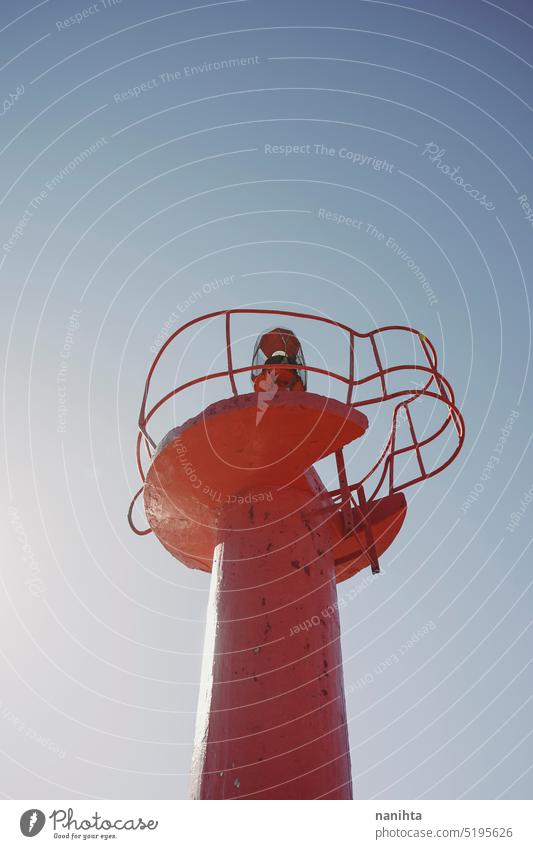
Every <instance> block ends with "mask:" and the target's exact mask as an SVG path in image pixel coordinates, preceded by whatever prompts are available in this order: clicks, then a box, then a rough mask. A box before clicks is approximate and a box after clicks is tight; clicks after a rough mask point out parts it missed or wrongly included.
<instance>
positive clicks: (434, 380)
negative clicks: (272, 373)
mask: <svg viewBox="0 0 533 849" xmlns="http://www.w3.org/2000/svg"><path fill="white" fill-rule="evenodd" d="M246 314H252V315H271V316H272V315H275V316H288V317H291V318H299V319H308V320H310V321H318V322H322V323H324V324H328V325H332V326H333V327H337V328H339V330H341V331H344V332H345V333H346V334H347V336H348V360H349V371H348V376H347V377H346V376H345V375H341V374H337V373H336V372H333V371H328V370H326V369H322V368H318V367H316V366H310V365H305V366H303V365H298V366H292V367H291V366H288V367H289V368H295V369H300V370H303V369H305V370H306V371H309V372H314V373H316V374H322V375H326V376H328V377H330V378H333V379H335V380H338V381H340V382H341V383H343V384H345V385H346V387H347V390H346V404H348V405H351V406H354V407H357V408H360V407H364V406H369V405H372V404H381V403H383V402H386V401H391V400H394V399H396V398H404V400H402V401H400V402H399V403H397V404H396V405H395V406H394V408H393V412H392V426H391V430H390V433H389V435H388V438H387V440H386V442H385V446H384V448H383V450H382V452H381V454H380V455H379V457H378V459H377V461H376V462H375V463H374V465H373V466H372V468H371V469H370V470H369V471H368V472H367V473H366V474H365V475H364V477H362V478H361V479H360V480H358V481H356V482H355V483H352V484H350V483H348V482H347V481H345V480H344V479H343V480H342V483H341V481H339V483H340V484H341V485H340V486H339V488H337V489H334V490H330V495H331V496H332V497H333V498H334V500H335V501H344V500H345V498H346V496H347V495H349V497H350V498H351V499H352V500H353V493H354V492H355V493H357V495H358V497H359V498H361V494H362V493H363V497H365V496H364V485H365V483H367V482H368V481H369V479H370V478H371V477H372V475H374V474H376V473H377V474H378V480H377V485H375V486H374V489H373V490H372V494H371V495H370V496H368V495H367V496H366V499H367V500H368V501H371V500H372V499H374V498H376V496H377V495H378V493H379V492H380V491H381V489H382V487H383V485H384V483H385V481H386V480H387V479H388V491H389V493H394V492H399V491H400V490H402V489H406V488H407V487H409V486H412V485H413V484H416V483H420V482H421V481H424V480H426V479H427V478H430V477H433V476H434V475H437V474H438V473H439V472H441V471H443V469H445V468H447V467H448V466H449V465H450V463H452V462H453V461H454V459H455V458H456V456H457V454H458V453H459V451H460V450H461V447H462V445H463V442H464V436H465V427H464V420H463V417H462V415H461V412H460V410H459V408H458V407H457V404H456V401H455V396H454V393H453V389H452V387H451V386H450V384H449V382H448V381H447V380H446V378H445V377H444V376H443V375H442V374H440V373H439V371H438V369H437V352H436V350H435V348H434V346H433V345H432V343H431V342H430V340H429V339H428V338H427V337H426V336H424V335H423V334H422V333H420V332H419V331H417V330H414V329H413V328H411V327H405V326H402V325H388V326H385V327H379V328H376V329H375V330H371V331H370V332H368V333H358V332H357V331H356V330H353V329H352V328H351V327H349V326H348V325H346V324H342V323H341V322H338V321H333V320H332V319H329V318H324V317H322V316H316V315H308V314H306V313H300V312H292V311H288V310H260V309H231V310H219V311H217V312H212V313H208V314H207V315H203V316H199V317H198V318H195V319H193V320H192V321H189V322H187V324H184V325H183V326H182V327H180V328H178V330H176V331H175V332H174V333H172V335H171V336H169V338H168V339H167V340H166V342H165V343H164V345H162V347H161V348H160V350H159V351H158V353H157V355H156V356H155V358H154V361H153V363H152V365H151V367H150V370H149V371H148V375H147V378H146V383H145V387H144V394H143V399H142V403H141V409H140V412H139V433H138V436H137V449H136V456H137V467H138V470H139V474H140V476H141V480H142V482H143V486H144V481H145V474H144V468H143V464H142V458H141V450H142V446H143V445H144V447H145V449H146V453H147V456H148V460H149V461H150V460H151V459H152V450H153V449H155V448H156V443H155V441H154V440H153V439H152V437H151V436H150V434H149V433H148V430H147V426H148V423H149V422H150V420H151V419H152V417H153V416H154V415H155V413H156V412H157V411H158V410H159V409H160V408H161V407H162V406H163V405H164V404H166V403H167V401H169V400H170V399H171V398H173V397H174V396H175V395H177V394H178V393H180V392H183V391H184V390H186V389H188V388H190V387H191V386H195V385H197V384H199V383H203V382H206V381H208V380H217V379H224V378H229V382H230V386H231V390H232V392H233V394H234V395H237V394H238V390H237V385H236V382H235V375H238V374H244V373H246V372H251V371H252V369H253V366H252V365H248V366H242V367H239V368H234V366H233V357H232V350H231V316H233V315H246ZM218 316H224V317H225V323H226V358H227V368H226V369H225V370H224V371H220V372H216V373H214V374H208V375H203V376H202V377H197V378H195V379H193V380H189V381H188V382H187V383H183V384H182V385H181V386H177V387H176V388H175V389H173V390H171V391H170V392H168V393H167V394H166V395H165V396H164V397H163V398H161V399H160V400H159V401H158V402H157V403H156V404H155V405H154V406H153V407H151V409H149V410H147V404H148V395H149V393H150V385H151V381H152V377H153V374H154V371H155V369H156V368H157V365H158V363H159V361H160V360H161V357H162V356H163V354H164V353H165V351H166V350H167V348H168V347H169V345H170V344H171V343H172V342H173V341H174V340H175V339H176V338H177V337H178V336H179V335H180V334H181V333H183V332H184V331H185V330H187V329H189V328H190V327H192V326H194V325H196V324H199V323H200V322H203V321H208V320H210V319H214V318H217V317H218ZM389 331H400V332H405V333H408V334H411V335H412V336H413V337H414V338H415V339H416V340H417V342H418V343H419V344H420V347H421V351H422V354H423V355H424V358H425V360H426V362H427V365H419V364H415V363H408V364H403V365H394V366H388V367H384V366H383V363H382V360H381V357H380V354H379V349H378V345H377V343H376V337H378V336H380V335H381V334H384V333H387V332H389ZM357 339H359V340H369V341H370V345H371V349H372V352H373V356H374V361H375V365H376V370H375V371H374V372H372V373H370V374H367V375H365V376H362V377H356V364H357V358H356V352H355V343H356V340H357ZM285 367H287V366H285ZM402 371H409V372H413V371H416V372H421V374H422V375H423V376H424V375H427V377H422V381H423V384H422V386H421V387H418V388H416V389H407V388H406V389H399V390H396V391H394V392H389V391H388V389H387V375H391V374H394V373H396V372H402ZM373 380H376V381H379V386H380V392H379V393H378V394H377V395H376V396H374V397H372V398H366V399H359V400H358V399H357V392H356V390H357V389H358V388H359V387H362V386H364V385H365V384H367V383H369V382H371V381H373ZM354 391H355V398H354ZM422 396H423V397H426V398H434V399H435V400H436V401H439V402H441V403H442V404H444V409H445V414H444V418H443V421H442V423H441V425H440V426H439V427H437V429H436V430H435V431H434V432H433V433H432V434H431V435H429V436H427V437H425V438H423V439H420V440H419V439H418V437H417V434H416V430H415V426H414V423H413V418H412V415H411V411H410V409H409V407H410V405H411V404H412V403H413V402H414V401H416V400H417V399H419V398H421V397H422ZM402 411H404V415H405V417H406V419H407V423H408V426H409V432H410V434H411V438H412V443H411V444H410V445H407V446H405V447H403V448H398V447H397V446H396V432H397V428H398V417H399V416H400V414H401V412H402ZM449 426H451V427H452V431H453V433H454V437H455V438H456V444H455V447H454V448H453V450H451V451H450V453H449V454H448V455H447V456H446V459H445V460H443V462H441V463H440V465H438V466H437V467H436V468H433V469H431V470H429V471H428V470H427V469H426V468H425V464H424V460H423V455H422V449H423V448H424V447H425V446H427V445H429V444H430V443H432V442H434V441H435V440H436V439H438V438H439V437H440V436H441V435H442V434H443V433H444V431H445V430H446V429H447V428H448V427H449ZM454 441H455V440H454ZM410 453H411V454H414V456H415V457H416V459H417V463H418V468H419V475H418V476H416V477H414V478H411V479H410V480H407V481H403V482H401V483H396V482H395V460H396V459H397V458H398V457H401V456H402V455H407V454H410ZM341 466H342V468H344V464H343V462H342V463H341ZM142 491H143V487H141V488H140V489H139V491H138V492H137V493H136V494H135V496H134V498H133V500H132V502H131V504H130V508H129V511H128V521H129V523H130V526H131V528H132V530H134V531H135V533H137V534H139V535H144V534H148V533H150V528H147V529H146V530H139V529H138V528H136V527H135V525H134V523H133V518H132V513H133V507H134V505H135V501H136V500H137V498H138V497H139V495H140V494H141V492H142ZM354 503H355V501H354Z"/></svg>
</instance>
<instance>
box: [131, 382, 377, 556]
mask: <svg viewBox="0 0 533 849" xmlns="http://www.w3.org/2000/svg"><path fill="white" fill-rule="evenodd" d="M367 425H368V421H367V418H366V416H364V415H363V414H362V413H361V412H359V411H358V410H355V409H354V408H353V407H352V406H350V405H347V404H344V403H342V402H341V401H337V400H336V399H335V398H325V397H323V396H322V395H316V394H314V393H310V392H278V393H277V394H276V395H274V396H273V397H270V395H269V394H267V393H255V392H253V393H250V394H246V395H239V396H236V397H233V398H230V399H227V400H223V401H218V402H217V403H215V404H212V405H211V406H209V407H207V409H205V410H204V411H203V413H201V414H200V415H199V416H195V417H194V418H192V419H189V420H188V421H187V422H185V424H183V425H181V426H180V427H177V428H174V429H173V430H171V431H170V433H168V434H167V435H166V436H165V438H164V439H163V440H162V441H161V443H160V444H159V445H158V447H157V450H156V453H155V455H154V458H153V461H152V465H151V466H150V469H149V471H148V474H147V477H146V484H145V488H144V504H145V511H146V516H147V518H148V522H149V524H150V527H151V528H152V530H153V531H154V533H155V534H156V536H157V537H158V538H159V540H160V541H161V543H162V544H163V545H164V546H165V547H166V548H167V549H168V550H169V551H170V552H171V553H172V554H173V555H174V556H175V557H177V558H179V559H180V560H181V561H182V562H184V563H185V564H186V565H187V566H190V567H192V568H196V569H203V570H205V571H210V569H211V560H212V555H213V548H214V545H215V539H216V531H217V522H218V518H219V516H220V513H221V511H222V510H223V509H224V507H225V505H227V504H232V503H235V500H236V499H238V500H239V501H238V503H242V504H249V505H250V506H251V505H255V504H261V503H264V504H268V503H269V501H272V499H273V498H274V497H275V491H276V490H277V489H279V487H286V486H291V485H294V486H298V487H299V488H301V487H302V486H303V487H304V488H308V484H307V483H306V481H305V477H304V475H305V472H306V471H307V470H308V469H309V468H310V467H312V466H313V464H314V463H316V462H317V461H318V460H320V459H322V458H323V457H327V456H328V455H329V454H332V453H333V452H335V451H337V450H338V449H339V448H341V447H342V446H344V445H347V444H348V443H350V442H352V441H353V440H354V439H357V438H358V437H359V436H361V435H362V434H363V433H364V432H365V430H366V427H367Z"/></svg>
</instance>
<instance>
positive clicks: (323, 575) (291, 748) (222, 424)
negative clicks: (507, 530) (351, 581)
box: [129, 310, 464, 799]
mask: <svg viewBox="0 0 533 849" xmlns="http://www.w3.org/2000/svg"><path fill="white" fill-rule="evenodd" d="M252 312H254V313H257V312H263V311H256V310H233V311H227V312H223V313H216V314H211V315H210V316H205V317H202V318H199V319H195V321H194V322H190V323H189V324H188V325H185V326H184V327H183V328H180V329H179V330H178V331H176V333H175V334H173V336H172V337H170V338H169V339H168V340H167V342H166V344H165V346H163V348H162V349H161V350H160V352H159V354H158V355H157V357H156V359H155V361H154V363H153V365H152V368H151V369H150V372H149V374H148V378H147V382H146V387H145V393H144V398H143V403H142V406H141V413H140V418H139V427H140V430H139V437H138V442H137V457H138V464H139V469H140V472H141V475H142V479H143V486H142V488H141V489H140V490H139V492H138V493H137V495H140V494H142V495H143V499H144V509H145V513H146V517H147V519H148V523H149V527H148V528H147V529H146V530H145V531H139V530H138V529H137V528H136V527H135V525H134V523H133V518H132V516H133V513H132V510H133V503H134V502H132V506H131V507H130V512H129V519H130V524H131V526H132V528H133V529H134V530H135V531H136V533H139V534H145V533H150V531H152V532H153V533H154V534H155V535H156V536H157V538H158V539H159V541H160V542H161V543H162V544H163V545H164V546H165V548H166V549H168V551H169V552H170V553H171V554H172V555H173V556H174V557H176V558H177V559H178V560H179V561H180V562H181V563H183V564H185V565H186V566H189V567H190V568H193V569H200V570H203V571H206V572H211V579H210V580H211V584H210V591H209V601H208V611H207V624H206V633H205V642H204V655H203V661H202V672H201V686H200V695H199V703H198V714H197V724H196V739H195V745H194V756H193V768H192V796H193V798H197V799H230V798H233V799H237V798H240V799H243V798H244V799H350V798H352V783H351V766H350V748H349V741H348V732H347V718H346V704H345V698H344V688H343V673H342V655H341V643H340V623H339V613H338V604H337V583H339V582H340V581H343V580H346V579H348V578H350V577H351V576H353V575H354V574H355V573H356V572H359V571H360V570H361V569H363V568H365V567H366V566H370V567H371V569H372V571H373V572H374V573H376V572H378V571H379V557H380V556H381V555H382V554H383V552H385V551H386V549H387V548H388V547H389V546H390V544H391V543H392V541H393V540H394V538H395V537H396V535H397V534H398V532H399V530H400V528H401V526H402V523H403V521H404V518H405V513H406V499H405V495H404V492H403V489H405V488H406V487H407V486H409V485H411V484H412V483H413V484H414V483H420V482H421V481H422V480H424V479H426V478H428V477H431V476H432V475H434V474H436V473H437V472H438V471H441V470H442V469H443V468H445V467H446V466H447V465H449V463H450V462H451V461H452V460H453V459H454V457H455V456H456V455H457V453H458V451H459V450H460V447H461V445H462V442H463V439H464V425H463V420H462V417H461V414H460V412H459V410H458V409H457V407H456V405H455V399H454V396H453V391H452V390H451V387H450V386H449V384H448V382H447V381H446V380H445V378H444V377H442V375H440V374H439V373H438V371H437V358H436V353H435V350H434V348H433V346H432V345H431V343H430V342H429V340H427V339H426V337H425V336H422V335H421V334H419V333H417V332H416V331H413V330H411V329H410V328H396V327H394V328H393V327H391V328H380V329H378V330H375V331H372V333H371V334H359V333H357V332H356V331H353V330H352V329H351V328H349V327H347V326H345V325H341V324H339V323H336V322H330V321H328V322H327V323H329V324H331V325H333V326H334V327H335V328H337V329H338V331H339V332H342V333H344V334H345V335H346V337H347V360H348V374H347V375H340V374H337V373H335V372H333V371H332V372H330V371H326V370H324V369H321V368H318V367H313V366H309V365H307V364H306V363H305V359H304V354H303V351H302V346H301V344H300V341H299V339H298V337H297V336H296V334H295V333H294V332H293V331H292V330H290V329H289V328H288V327H286V326H284V325H283V326H281V325H280V326H274V327H273V328H272V329H270V330H267V331H265V332H263V333H262V334H261V335H260V337H259V339H258V341H257V343H256V346H255V350H254V351H253V355H252V357H251V362H248V363H246V364H245V365H243V366H238V367H237V366H236V364H235V365H234V363H233V357H232V350H231V337H230V318H231V316H232V315H234V314H235V313H241V314H242V313H252ZM265 312H266V311H265ZM218 315H220V316H222V317H225V320H226V340H227V348H226V353H227V369H226V370H225V371H224V372H222V373H217V374H215V375H209V376H206V377H200V378H198V379H197V380H194V381H192V382H189V383H188V384H186V385H185V386H182V387H177V388H176V389H175V390H173V391H172V392H170V393H169V394H168V395H167V396H165V398H164V399H162V401H160V402H159V403H158V404H156V405H155V407H153V408H152V409H151V410H147V400H148V395H149V389H150V381H151V377H152V374H153V371H154V369H155V367H156V366H157V363H158V361H159V359H160V358H161V356H162V354H163V353H164V350H165V349H166V347H168V345H169V344H170V343H171V342H172V341H173V339H174V338H175V337H176V336H178V335H179V334H180V333H181V332H183V331H185V330H186V329H188V328H189V327H190V326H191V325H192V324H196V323H197V322H199V321H203V320H206V319H212V318H213V317H217V316H218ZM275 316H276V318H277V319H278V321H279V320H280V319H281V317H283V318H284V320H286V318H287V317H289V316H293V317H294V316H297V317H298V318H309V320H311V321H315V322H316V321H325V320H324V319H322V318H318V317H315V316H309V317H307V316H302V315H301V314H296V313H287V312H281V311H279V312H276V313H275ZM391 330H397V331H398V330H399V331H401V332H404V333H410V334H412V336H413V338H414V339H415V341H416V343H417V345H420V347H421V351H422V355H423V357H425V361H424V364H423V365H421V366H417V365H416V364H411V365H405V366H402V365H400V366H396V365H393V366H388V367H387V368H384V367H383V365H382V363H381V359H380V356H379V352H378V346H377V344H376V341H375V338H376V335H377V334H382V333H386V332H387V331H391ZM363 339H364V340H365V341H366V342H367V343H368V342H370V344H371V347H372V349H373V350H374V352H375V355H376V371H375V374H373V375H371V378H372V379H373V380H376V381H377V383H378V385H379V386H380V390H379V395H378V396H377V397H376V398H374V399H368V398H366V399H365V400H364V401H361V402H360V403H358V400H357V391H358V387H360V386H362V385H364V383H365V380H367V381H368V379H369V377H368V376H365V375H359V374H357V372H356V362H357V357H356V348H357V343H358V341H359V340H363ZM398 369H399V370H402V369H406V370H412V369H414V370H415V371H416V370H420V371H421V372H422V375H421V377H422V379H421V380H419V381H418V388H417V389H412V388H409V389H406V390H405V391H403V392H402V391H398V390H396V391H395V392H394V393H392V392H391V393H389V392H388V391H387V383H386V381H387V375H388V374H390V373H391V371H394V370H396V371H397V370H398ZM246 372H248V373H249V374H250V377H251V391H249V392H246V393H239V392H238V391H237V386H236V381H235V376H236V375H237V374H241V373H246ZM313 372H318V373H322V374H327V375H329V376H330V377H332V378H334V379H336V380H338V381H339V383H340V385H341V386H343V397H342V398H335V397H324V396H323V395H319V394H315V393H313V392H312V391H309V387H308V378H309V376H310V375H312V373H313ZM210 379H223V380H226V381H228V380H229V385H230V387H231V390H232V394H231V397H229V398H228V397H226V398H223V399H222V400H220V401H217V402H215V403H214V404H211V405H210V406H208V407H207V408H206V409H205V410H203V411H202V412H201V413H199V414H198V415H197V416H195V417H193V418H191V419H189V420H188V421H186V422H184V423H182V424H180V425H179V426H177V427H175V428H174V429H173V430H171V431H170V432H169V433H168V434H167V435H166V436H165V437H164V438H163V439H162V440H161V441H160V442H159V443H158V444H156V443H155V441H154V440H153V439H152V437H151V436H150V435H149V433H148V430H147V427H148V423H149V420H150V419H151V417H152V415H153V414H154V412H155V411H156V410H157V409H159V407H160V406H161V404H162V403H164V402H165V401H166V400H169V399H170V398H171V397H174V396H175V395H176V394H177V393H178V392H180V391H184V390H186V389H187V388H188V387H189V386H190V385H192V384H195V383H198V382H201V381H203V380H210ZM396 384H397V381H396ZM421 397H429V398H432V399H434V403H436V402H439V403H440V405H441V406H442V409H443V421H442V423H441V425H440V426H439V428H437V430H436V431H435V433H434V434H432V435H430V436H428V435H427V434H426V433H425V434H424V439H423V440H420V441H419V440H418V439H417V436H416V432H415V428H414V423H413V417H412V415H411V411H410V410H409V406H410V404H411V403H412V402H413V401H414V400H417V399H420V398H421ZM392 399H394V407H393V413H392V428H391V432H390V435H389V438H388V440H387V442H386V445H385V450H384V452H383V453H382V455H381V456H380V457H379V458H378V460H377V462H376V463H375V464H374V465H373V467H372V468H371V469H370V471H369V472H368V473H367V474H366V475H365V476H363V477H362V478H360V479H359V480H357V481H356V482H355V483H349V482H348V479H347V473H346V469H345V464H344V455H343V448H344V447H345V446H347V445H350V444H351V443H352V442H353V441H354V440H356V439H358V438H359V437H361V436H362V435H363V434H364V433H365V431H366V430H367V428H368V427H369V421H368V418H367V415H366V414H365V413H364V412H363V411H362V409H361V407H364V408H368V407H369V405H370V404H372V403H377V402H379V401H381V402H386V401H389V400H392ZM400 399H401V400H400ZM400 414H402V417H403V418H404V419H405V420H406V421H407V424H408V426H409V430H410V433H411V437H412V442H411V443H410V444H409V445H408V446H407V447H405V446H404V447H402V448H398V447H397V446H396V431H397V428H398V416H399V415H400ZM448 426H450V427H451V428H452V432H453V433H454V435H455V436H456V439H455V447H454V450H453V451H452V452H451V453H449V455H448V456H447V459H446V460H445V461H444V462H443V463H441V464H440V465H439V466H438V468H436V469H427V468H426V466H425V464H424V456H423V455H424V449H425V447H426V446H427V445H428V444H429V442H431V441H433V439H437V438H439V437H441V436H442V434H443V433H444V431H445V430H447V428H448ZM143 445H144V446H145V447H146V449H147V451H148V458H149V463H150V465H149V468H148V471H147V473H146V474H145V473H144V470H143V467H142V462H141V450H142V446H143ZM407 452H411V453H412V454H413V455H414V456H415V457H416V459H417V461H418V465H419V470H420V474H419V475H416V476H415V477H414V478H413V479H412V480H409V481H404V482H403V483H402V484H401V485H395V459H396V463H398V459H399V456H400V457H401V455H402V454H404V453H407ZM329 455H334V456H335V459H336V464H337V470H338V476H339V486H338V488H337V489H335V490H333V491H328V490H327V489H326V488H325V486H324V484H323V483H322V481H321V479H320V477H319V475H318V474H317V472H316V470H315V468H314V466H315V464H316V463H317V462H318V461H319V460H321V459H323V458H325V457H328V456H329ZM371 480H372V481H376V480H377V487H376V486H374V488H373V489H372V491H371V492H370V494H369V495H367V493H366V491H365V490H366V489H368V486H369V482H370V481H371ZM387 485H388V489H387V491H386V492H383V488H384V486H387ZM136 497H137V496H136ZM134 501H135V499H134Z"/></svg>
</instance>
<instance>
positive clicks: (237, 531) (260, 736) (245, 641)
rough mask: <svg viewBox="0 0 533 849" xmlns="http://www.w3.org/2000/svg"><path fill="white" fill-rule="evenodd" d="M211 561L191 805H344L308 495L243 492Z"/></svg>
mask: <svg viewBox="0 0 533 849" xmlns="http://www.w3.org/2000/svg"><path fill="white" fill-rule="evenodd" d="M240 501H241V503H239V499H236V501H235V502H234V503H229V504H228V505H226V508H225V510H224V512H223V514H222V517H221V522H220V525H221V527H220V530H219V533H218V544H217V546H216V548H215V552H214V561H213V573H212V577H211V580H212V585H211V592H210V601H209V610H208V623H207V629H206V640H205V647H204V666H203V672H202V678H203V682H202V686H201V691H200V701H199V707H198V718H197V731H196V742H195V754H194V759H193V787H192V795H193V798H197V799H230V798H232V799H235V798H245V799H318V798H322V799H351V798H352V785H351V774H350V756H349V749H348V734H347V728H346V708H345V701H344V689H343V680H342V659H341V648H340V629H339V616H338V609H337V592H336V585H335V576H334V564H333V558H332V556H331V554H330V551H329V547H330V542H329V539H328V536H327V533H326V531H325V529H324V528H325V526H324V525H322V526H321V523H322V522H323V514H322V518H320V515H321V514H320V513H319V512H317V511H316V510H315V512H313V510H312V509H311V506H310V505H309V491H307V493H305V492H303V491H300V490H298V489H296V488H292V489H285V490H284V491H282V492H274V491H273V492H266V493H265V492H263V493H259V492H256V493H248V494H247V495H243V496H241V498H240Z"/></svg>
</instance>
